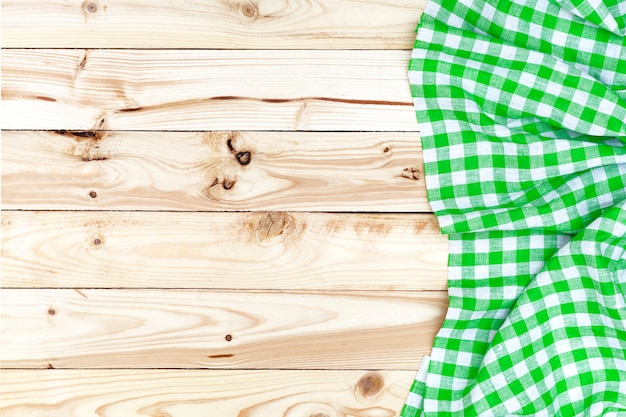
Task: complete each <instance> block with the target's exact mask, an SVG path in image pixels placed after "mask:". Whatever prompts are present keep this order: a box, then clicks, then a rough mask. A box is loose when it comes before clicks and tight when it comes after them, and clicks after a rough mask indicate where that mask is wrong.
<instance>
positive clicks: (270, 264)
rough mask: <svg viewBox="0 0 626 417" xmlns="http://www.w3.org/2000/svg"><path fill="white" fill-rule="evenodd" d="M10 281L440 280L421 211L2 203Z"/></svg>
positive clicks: (362, 284)
mask: <svg viewBox="0 0 626 417" xmlns="http://www.w3.org/2000/svg"><path fill="white" fill-rule="evenodd" d="M2 232H3V233H2V281H3V282H2V284H3V286H4V287H5V288H11V287H66V288H67V287H82V288H89V287H94V288H95V287H99V288H118V287H142V288H228V289H231V288H243V289H277V288H281V289H368V290H420V289H428V290H442V289H445V283H446V262H447V239H446V237H444V236H442V235H441V234H440V233H439V229H438V226H437V222H436V219H435V217H434V216H433V215H426V214H356V213H355V214H347V213H346V214H334V213H296V212H290V213H286V212H253V213H196V212H192V213H186V212H27V211H16V212H7V211H5V212H3V213H2Z"/></svg>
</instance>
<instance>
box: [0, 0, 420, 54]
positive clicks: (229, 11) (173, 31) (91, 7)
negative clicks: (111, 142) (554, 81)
mask: <svg viewBox="0 0 626 417" xmlns="http://www.w3.org/2000/svg"><path fill="white" fill-rule="evenodd" d="M425 4H426V1H425V0H417V1H416V0H359V1H355V0H351V1H345V0H342V1H335V0H316V1H304V0H296V1H294V0H290V1H284V0H283V1H276V0H259V1H245V0H241V1H240V0H237V1H203V2H193V3H190V2H189V1H187V0H168V1H164V0H161V1H147V0H134V1H128V0H106V1H102V0H93V1H84V2H81V1H78V0H73V1H64V0H46V1H45V2H41V1H35V0H3V2H2V25H0V26H1V27H2V44H3V47H5V48H7V47H9V48H15V47H17V48H59V47H61V48H63V47H75V48H211V49H218V48H219V49H335V48H339V49H410V48H411V47H412V45H413V42H414V41H415V33H414V29H415V26H416V25H417V22H418V19H419V16H420V15H421V13H422V10H423V9H424V6H425Z"/></svg>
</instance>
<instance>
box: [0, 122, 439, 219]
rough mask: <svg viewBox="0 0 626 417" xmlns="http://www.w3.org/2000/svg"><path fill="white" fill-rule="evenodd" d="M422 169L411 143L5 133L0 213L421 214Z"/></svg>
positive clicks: (284, 136)
mask: <svg viewBox="0 0 626 417" xmlns="http://www.w3.org/2000/svg"><path fill="white" fill-rule="evenodd" d="M423 165H424V164H423V161H422V154H421V147H420V141H419V136H418V135H417V134H416V133H308V132H297V133H294V132H189V133H184V132H168V133H164V132H118V131H115V132H85V131H81V132H71V131H61V132H59V131H57V132H44V131H35V132H33V131H5V132H3V137H2V205H3V208H5V209H30V210H33V209H35V210H49V209H83V210H92V209H93V210H103V209H107V210H111V209H113V210H124V209H133V210H202V211H206V210H238V211H241V210H283V211H284V210H298V211H299V210H306V211H317V210H323V211H387V212H419V211H421V212H429V211H431V210H430V207H429V205H428V201H427V199H426V188H425V185H424V180H423V177H422V173H423V171H424V167H423ZM91 192H95V193H96V197H95V198H91V197H90V193H91ZM92 195H93V194H92Z"/></svg>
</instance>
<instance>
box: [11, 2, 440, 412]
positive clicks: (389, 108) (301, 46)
mask: <svg viewBox="0 0 626 417" xmlns="http://www.w3.org/2000/svg"><path fill="white" fill-rule="evenodd" d="M424 4H425V0H358V1H357V0H308V1H305V0H258V1H254V0H251V1H245V0H196V1H192V0H157V1H147V0H86V1H84V2H83V1H80V0H44V1H42V0H37V1H35V0H3V1H2V29H1V31H2V48H3V49H2V129H3V132H2V139H1V145H2V148H1V151H2V166H1V171H2V178H1V180H2V196H1V200H2V242H1V243H2V291H1V293H0V297H1V300H0V302H1V309H0V314H1V321H0V331H1V333H0V360H1V366H2V371H1V373H0V378H1V386H0V416H2V417H8V416H11V417H13V416H15V417H50V416H55V417H60V416H62V417H92V416H93V417H96V416H99V417H132V416H152V417H184V416H223V417H256V416H262V417H273V416H284V417H347V416H359V417H392V416H396V415H398V413H399V412H400V410H401V408H402V405H403V403H404V400H405V398H406V395H407V394H408V391H409V388H410V386H411V383H412V382H413V378H414V376H415V372H416V371H417V369H418V367H419V364H420V361H421V359H422V356H423V354H425V353H428V352H429V350H430V348H431V344H432V340H433V338H434V335H435V333H436V332H437V330H438V329H439V327H440V326H441V322H442V320H443V317H444V315H445V310H446V306H447V294H446V288H445V287H446V262H447V241H446V238H445V237H443V236H441V235H440V233H439V230H438V227H437V222H436V219H435V217H434V216H433V214H432V213H430V212H429V211H430V208H429V206H428V203H427V200H426V192H425V185H424V179H423V162H422V156H421V148H420V141H419V133H418V125H417V122H416V121H415V116H414V111H413V107H412V106H413V105H412V102H411V93H410V88H409V83H408V79H407V65H408V60H409V56H410V53H411V52H410V50H411V47H412V44H413V40H414V37H415V33H414V28H415V25H416V23H417V21H418V19H419V16H420V13H421V10H422V9H423V7H424Z"/></svg>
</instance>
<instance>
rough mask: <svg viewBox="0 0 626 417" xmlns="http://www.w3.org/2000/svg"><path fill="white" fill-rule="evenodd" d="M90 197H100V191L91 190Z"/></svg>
mask: <svg viewBox="0 0 626 417" xmlns="http://www.w3.org/2000/svg"><path fill="white" fill-rule="evenodd" d="M89 197H91V198H96V197H98V193H96V192H95V191H90V192H89Z"/></svg>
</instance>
